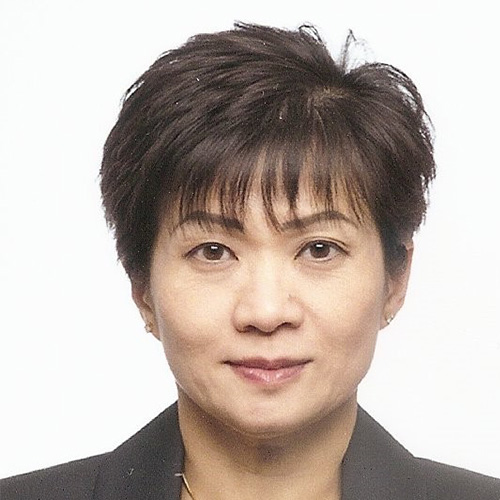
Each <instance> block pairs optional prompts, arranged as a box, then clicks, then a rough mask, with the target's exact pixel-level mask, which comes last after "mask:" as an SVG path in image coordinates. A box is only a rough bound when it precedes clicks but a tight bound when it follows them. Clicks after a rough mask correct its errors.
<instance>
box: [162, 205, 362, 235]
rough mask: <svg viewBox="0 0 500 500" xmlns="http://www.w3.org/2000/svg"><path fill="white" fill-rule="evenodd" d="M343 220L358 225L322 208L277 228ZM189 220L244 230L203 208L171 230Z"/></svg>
mask: <svg viewBox="0 0 500 500" xmlns="http://www.w3.org/2000/svg"><path fill="white" fill-rule="evenodd" d="M325 221H326V222H328V221H335V222H345V223H347V224H349V225H351V226H354V227H358V225H357V224H356V223H355V222H354V221H353V220H352V219H350V218H349V217H347V216H346V215H345V214H343V213H342V212H339V211H337V210H323V211H321V212H317V213H314V214H311V215H306V216H304V217H294V218H293V219H290V220H288V221H286V222H283V223H282V224H279V225H278V227H277V229H278V230H279V231H296V230H300V229H305V228H307V227H309V226H312V225H314V224H317V223H318V222H325ZM191 222H196V223H198V224H201V225H203V224H207V225H216V226H220V227H222V228H224V229H227V230H233V231H238V232H240V233H244V232H245V228H244V226H243V224H242V222H241V221H239V220H238V219H236V218H233V217H224V216H223V215H220V214H214V213H211V212H206V211H204V210H196V211H194V212H191V213H189V214H187V215H186V216H185V217H183V218H182V220H181V221H180V222H179V223H178V224H176V226H175V227H174V228H173V230H172V232H174V231H175V230H176V229H178V228H179V227H180V226H183V225H184V224H189V223H191Z"/></svg>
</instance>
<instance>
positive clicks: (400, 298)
mask: <svg viewBox="0 0 500 500" xmlns="http://www.w3.org/2000/svg"><path fill="white" fill-rule="evenodd" d="M405 247H406V260H405V264H404V267H402V268H401V269H399V270H398V271H397V272H395V273H393V274H390V275H389V276H388V277H387V284H388V288H387V299H386V304H385V309H384V318H383V326H387V325H389V324H390V323H391V322H392V320H393V319H394V318H395V316H396V314H397V313H398V312H399V310H400V309H401V308H402V307H403V304H404V301H405V298H406V292H407V290H408V281H409V279H410V272H411V264H412V259H413V248H414V247H413V241H412V240H410V241H409V242H407V243H405Z"/></svg>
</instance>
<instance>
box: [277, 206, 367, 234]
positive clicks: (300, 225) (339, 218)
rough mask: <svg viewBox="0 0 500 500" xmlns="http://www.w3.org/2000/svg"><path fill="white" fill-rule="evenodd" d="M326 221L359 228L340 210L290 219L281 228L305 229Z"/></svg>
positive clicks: (284, 229) (324, 211)
mask: <svg viewBox="0 0 500 500" xmlns="http://www.w3.org/2000/svg"><path fill="white" fill-rule="evenodd" d="M325 221H326V222H328V221H334V222H346V223H347V224H349V225H351V226H354V227H358V225H357V224H356V223H355V222H354V221H353V220H352V219H350V218H349V217H347V215H344V214H343V213H342V212H339V211H338V210H323V211H322V212H317V213H315V214H311V215H306V216H304V217H295V218H293V219H290V220H289V221H286V222H283V224H280V226H279V228H280V230H282V231H289V230H297V229H305V228H306V227H309V226H312V225H314V224H317V223H318V222H325Z"/></svg>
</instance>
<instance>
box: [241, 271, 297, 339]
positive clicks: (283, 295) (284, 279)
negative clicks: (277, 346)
mask: <svg viewBox="0 0 500 500" xmlns="http://www.w3.org/2000/svg"><path fill="white" fill-rule="evenodd" d="M292 281H293V280H292V278H291V277H290V276H289V275H287V273H286V272H285V270H284V269H282V266H280V265H279V263H271V262H267V263H264V264H261V265H259V266H257V267H255V268H253V269H251V270H249V271H248V273H247V276H246V279H245V283H244V284H243V286H242V287H241V288H240V290H239V293H238V297H237V302H236V305H235V307H234V312H233V322H234V325H235V327H236V329H237V330H238V331H240V332H255V333H260V334H263V335H270V334H272V333H274V332H276V331H278V330H282V329H295V328H298V327H299V326H300V325H301V324H302V322H303V319H304V311H303V307H302V304H301V302H300V300H299V298H298V297H297V296H296V294H295V293H294V289H293V283H292Z"/></svg>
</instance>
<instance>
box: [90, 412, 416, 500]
mask: <svg viewBox="0 0 500 500" xmlns="http://www.w3.org/2000/svg"><path fill="white" fill-rule="evenodd" d="M183 462H184V447H183V445H182V439H181V434H180V430H179V421H178V415H177V405H176V404H174V405H172V406H170V407H169V408H167V410H165V411H164V412H163V413H161V414H160V415H159V416H158V417H156V418H155V419H154V420H153V421H152V422H150V423H149V424H148V425H147V426H146V427H144V428H143V429H142V430H141V431H139V432H138V433H137V434H136V435H135V436H133V437H132V438H130V439H129V440H128V441H126V442H125V443H124V444H122V445H121V446H120V447H118V448H117V449H116V450H115V451H113V452H112V453H109V454H108V455H107V456H106V458H105V460H104V462H103V464H102V465H101V468H100V472H99V476H98V479H97V483H96V488H95V491H94V496H93V498H94V500H108V499H110V498H113V500H137V499H138V498H147V499H149V500H179V498H180V493H181V487H182V480H181V478H180V477H179V476H178V474H179V473H180V472H181V471H182V467H183ZM416 464H417V461H416V460H415V459H414V458H413V456H412V455H411V454H410V453H409V452H408V451H407V450H405V449H404V448H403V447H402V446H401V445H400V444H399V443H398V442H397V441H396V440H395V439H394V438H393V437H392V436H390V435H389V434H388V433H387V431H385V429H383V428H382V427H381V426H380V425H379V424H378V423H377V422H375V420H373V419H372V418H371V417H370V416H369V415H368V414H367V413H366V412H365V411H364V410H363V409H362V408H358V416H357V420H356V425H355V427H354V432H353V435H352V438H351V441H350V443H349V446H348V449H347V452H346V455H345V457H344V460H343V462H342V500H359V499H361V498H362V499H363V500H424V499H425V492H424V490H423V487H424V482H423V481H421V480H419V478H418V468H417V465H416Z"/></svg>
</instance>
